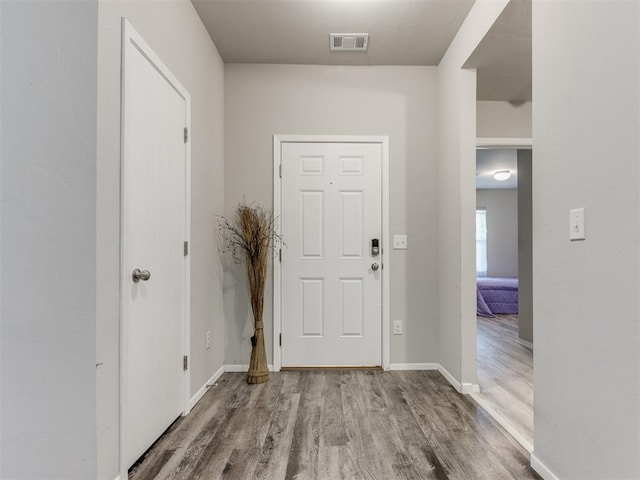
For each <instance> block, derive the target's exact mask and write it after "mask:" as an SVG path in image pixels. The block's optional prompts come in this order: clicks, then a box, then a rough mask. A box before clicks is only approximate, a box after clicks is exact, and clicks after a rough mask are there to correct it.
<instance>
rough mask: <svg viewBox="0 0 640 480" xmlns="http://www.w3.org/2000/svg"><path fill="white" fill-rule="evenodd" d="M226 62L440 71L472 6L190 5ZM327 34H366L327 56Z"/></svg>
mask: <svg viewBox="0 0 640 480" xmlns="http://www.w3.org/2000/svg"><path fill="white" fill-rule="evenodd" d="M192 3H193V5H194V6H195V8H196V11H197V12H198V14H199V15H200V18H201V19H202V22H203V23H204V25H205V27H206V28H207V31H208V32H209V35H210V36H211V38H212V40H213V42H214V43H215V44H216V47H217V48H218V51H219V52H220V55H221V56H222V59H223V60H224V61H225V62H226V63H290V64H315V65H438V63H439V62H440V59H441V58H442V56H443V55H444V53H445V52H446V50H447V48H448V46H449V44H450V43H451V41H452V40H453V38H454V37H455V35H456V33H457V31H458V29H459V28H460V25H461V24H462V22H463V21H464V19H465V17H466V16H467V13H469V10H470V9H471V7H472V5H473V3H474V0H192ZM329 33H369V34H370V37H369V49H368V51H367V52H366V53H362V52H330V51H329Z"/></svg>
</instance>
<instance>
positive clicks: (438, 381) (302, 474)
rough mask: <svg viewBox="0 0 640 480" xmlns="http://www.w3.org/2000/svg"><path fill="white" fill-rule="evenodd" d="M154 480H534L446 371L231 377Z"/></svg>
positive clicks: (148, 471)
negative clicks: (252, 380) (255, 379)
mask: <svg viewBox="0 0 640 480" xmlns="http://www.w3.org/2000/svg"><path fill="white" fill-rule="evenodd" d="M130 478H132V479H134V480H147V479H190V480H195V479H206V480H214V479H219V478H225V479H239V480H245V479H258V478H259V479H266V480H279V479H297V480H302V479H320V480H332V479H347V480H356V479H380V480H392V479H416V480H418V479H420V480H423V479H460V480H472V479H491V480H496V479H530V478H540V477H538V476H537V475H536V474H535V472H533V470H531V468H530V467H529V457H528V455H527V454H526V452H525V451H524V450H523V449H522V448H521V447H520V445H519V444H517V442H515V441H514V440H513V438H512V437H510V436H509V435H508V434H507V433H506V432H505V431H504V430H503V429H502V428H501V427H500V426H499V425H497V424H496V423H495V422H494V421H493V420H492V419H491V418H490V417H489V415H488V414H487V413H486V412H485V411H484V410H483V409H482V408H481V407H479V406H478V405H477V404H476V403H475V402H474V401H473V400H471V399H470V398H468V397H465V396H463V395H460V394H458V393H457V392H456V391H455V390H454V389H453V388H452V387H451V386H450V385H449V384H448V383H447V381H446V380H445V379H444V378H443V377H442V375H440V373H438V372H435V371H418V372H382V371H376V370H324V371H302V372H295V371H289V372H280V373H274V374H272V375H271V379H270V381H269V382H268V383H266V384H262V385H247V384H246V381H245V375H244V374H233V373H225V374H224V375H223V376H222V377H221V379H220V380H219V381H218V382H217V384H216V385H215V386H214V387H212V388H211V389H210V390H209V392H207V394H206V395H205V396H204V397H203V399H202V400H201V401H200V402H199V403H198V405H197V406H196V407H195V408H194V409H193V411H192V412H191V414H190V415H188V416H187V417H184V418H181V419H179V420H178V421H177V422H176V423H175V424H174V425H173V426H172V427H171V428H170V429H169V430H168V431H167V432H166V434H165V435H164V436H163V437H162V438H161V439H160V440H159V441H158V442H157V443H156V444H155V445H154V447H153V448H152V449H151V450H150V451H149V452H148V453H147V455H146V457H145V458H144V459H143V460H142V461H141V462H140V463H139V464H138V465H137V467H135V468H134V469H133V470H132V472H131V475H130Z"/></svg>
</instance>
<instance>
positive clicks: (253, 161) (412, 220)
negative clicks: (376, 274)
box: [225, 64, 438, 364]
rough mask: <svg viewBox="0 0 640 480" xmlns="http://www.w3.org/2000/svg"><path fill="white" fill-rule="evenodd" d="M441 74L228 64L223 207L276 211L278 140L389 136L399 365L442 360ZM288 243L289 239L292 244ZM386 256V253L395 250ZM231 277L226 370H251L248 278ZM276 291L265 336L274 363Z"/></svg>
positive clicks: (394, 348) (233, 273) (394, 344)
mask: <svg viewBox="0 0 640 480" xmlns="http://www.w3.org/2000/svg"><path fill="white" fill-rule="evenodd" d="M436 95H437V84H436V69H435V68H433V67H332V66H294V65H241V64H228V65H226V68H225V155H226V168H225V208H226V212H227V214H231V213H232V212H233V210H234V208H235V206H236V205H237V203H238V201H240V200H242V199H243V198H246V200H247V201H249V202H251V201H255V202H259V203H261V204H263V205H265V206H268V207H271V206H272V204H273V182H272V175H273V159H272V157H273V154H272V136H273V135H274V134H342V135H347V134H349V135H389V137H390V150H391V152H390V170H391V171H390V182H391V187H390V196H391V205H390V208H391V225H390V229H391V234H392V235H393V234H394V233H406V234H408V236H409V238H408V240H409V249H408V250H390V249H388V250H387V251H389V252H390V255H391V261H392V263H391V272H390V275H391V319H392V320H394V319H401V320H404V321H405V329H404V335H402V336H399V335H392V336H391V362H392V363H405V362H436V361H437V358H438V357H437V352H436V345H437V344H436V335H435V332H436V329H437V324H436V301H437V299H436V288H437V277H436V272H435V267H436V258H437V251H436V248H437V247H436V229H435V228H434V222H435V218H436V171H435V166H436V160H435V155H436V140H437V137H436V131H437V125H436V108H437V105H436ZM285 241H286V239H285ZM387 248H388V247H387ZM228 268H229V272H228V273H229V275H225V315H226V318H227V358H226V362H227V363H232V364H233V363H236V364H247V363H248V359H249V352H250V342H249V337H250V336H251V334H252V330H251V321H250V315H249V311H248V306H249V302H248V295H247V287H246V280H245V274H244V271H243V270H242V269H240V268H238V267H236V266H235V265H233V264H229V265H228ZM271 296H272V290H271V285H270V284H269V285H268V286H267V292H266V295H265V297H266V303H265V325H266V326H265V333H266V340H267V352H268V358H269V362H271V361H272V334H271V332H272V301H271Z"/></svg>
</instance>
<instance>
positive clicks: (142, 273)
mask: <svg viewBox="0 0 640 480" xmlns="http://www.w3.org/2000/svg"><path fill="white" fill-rule="evenodd" d="M131 278H132V279H133V281H134V282H135V283H138V282H139V281H140V280H142V281H143V282H146V281H147V280H149V279H150V278H151V273H150V272H149V270H140V269H139V268H136V269H135V270H134V271H133V272H132V273H131Z"/></svg>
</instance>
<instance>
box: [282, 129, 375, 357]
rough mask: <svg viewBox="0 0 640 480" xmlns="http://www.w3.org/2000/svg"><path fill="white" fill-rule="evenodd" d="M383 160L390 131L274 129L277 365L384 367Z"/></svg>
mask: <svg viewBox="0 0 640 480" xmlns="http://www.w3.org/2000/svg"><path fill="white" fill-rule="evenodd" d="M387 160H388V140H387V138H386V137H298V136H294V137H275V139H274V162H275V163H274V167H275V170H276V172H278V170H279V169H280V163H281V164H282V167H281V171H282V178H281V179H280V177H279V175H277V176H275V177H274V178H275V182H274V183H275V190H274V192H275V194H274V206H275V210H276V215H279V216H280V233H281V234H282V236H283V239H284V242H285V244H286V247H285V248H283V252H282V263H281V264H278V263H277V262H276V265H275V268H274V294H275V298H274V334H275V335H274V339H276V340H279V335H278V334H279V333H280V331H281V333H282V345H283V346H282V349H281V350H280V345H279V342H278V343H277V344H275V345H274V368H276V369H278V368H279V367H280V366H378V365H382V366H383V367H385V368H388V331H387V330H388V308H383V305H385V304H386V305H388V262H387V261H386V257H385V259H384V267H385V269H386V271H385V270H383V254H382V247H384V245H385V244H387V242H388V232H387V228H386V225H388V189H387V188H386V183H387V181H388V161H387ZM278 173H279V172H278ZM278 180H279V181H278ZM278 190H280V191H278ZM372 239H378V240H379V243H380V247H381V248H380V253H379V254H378V255H375V254H373V252H372V249H371V246H372V244H371V241H372ZM374 264H376V265H374ZM376 266H377V267H378V269H377V270H376V268H375V267H376ZM383 297H386V298H387V302H384V301H383ZM279 299H280V301H279ZM279 330H280V331H279ZM274 343H275V342H274ZM279 354H281V355H282V357H281V359H280V358H279V357H280V355H279Z"/></svg>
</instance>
